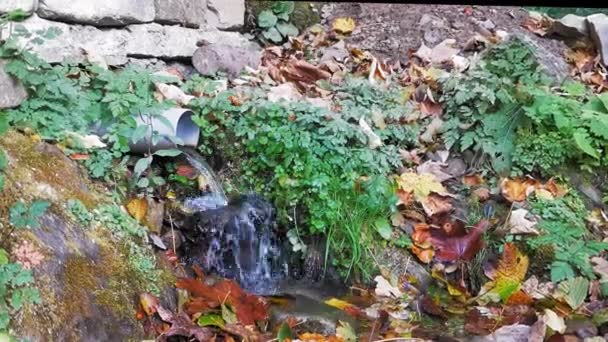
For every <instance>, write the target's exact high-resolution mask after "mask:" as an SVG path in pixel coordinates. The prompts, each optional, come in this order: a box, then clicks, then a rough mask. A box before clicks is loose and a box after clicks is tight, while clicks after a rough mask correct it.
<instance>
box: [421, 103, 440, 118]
mask: <svg viewBox="0 0 608 342" xmlns="http://www.w3.org/2000/svg"><path fill="white" fill-rule="evenodd" d="M420 111H421V112H422V114H424V115H423V116H422V118H425V117H427V116H432V117H439V116H441V114H443V107H442V106H441V104H439V103H434V102H432V101H430V100H428V99H427V100H424V101H422V103H420Z"/></svg>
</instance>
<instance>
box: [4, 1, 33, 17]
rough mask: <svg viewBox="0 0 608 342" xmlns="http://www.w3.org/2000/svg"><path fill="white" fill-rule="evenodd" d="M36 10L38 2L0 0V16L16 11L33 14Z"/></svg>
mask: <svg viewBox="0 0 608 342" xmlns="http://www.w3.org/2000/svg"><path fill="white" fill-rule="evenodd" d="M36 8H38V0H0V14H2V13H7V12H10V11H14V10H16V9H21V10H24V11H25V12H28V13H33V12H34V11H35V10H36Z"/></svg>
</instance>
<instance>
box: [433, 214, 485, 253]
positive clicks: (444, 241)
mask: <svg viewBox="0 0 608 342" xmlns="http://www.w3.org/2000/svg"><path fill="white" fill-rule="evenodd" d="M489 226H490V222H488V221H486V220H482V221H480V222H479V223H477V224H476V225H475V226H474V227H473V229H471V231H469V232H468V233H467V234H466V235H464V236H456V237H453V236H441V235H440V236H434V237H432V238H431V242H432V244H433V247H434V248H435V259H436V260H437V261H440V262H454V261H459V260H461V261H469V260H472V259H473V258H474V257H475V255H476V254H477V252H479V251H480V250H481V249H482V248H483V246H484V243H483V240H482V239H481V237H482V235H483V233H484V232H485V231H486V229H488V227H489Z"/></svg>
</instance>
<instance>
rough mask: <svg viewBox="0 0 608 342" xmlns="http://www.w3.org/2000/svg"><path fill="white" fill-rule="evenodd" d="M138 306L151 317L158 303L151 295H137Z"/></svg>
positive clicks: (156, 309)
mask: <svg viewBox="0 0 608 342" xmlns="http://www.w3.org/2000/svg"><path fill="white" fill-rule="evenodd" d="M139 304H140V305H141V308H142V310H143V311H144V312H145V313H146V315H148V316H151V315H153V314H155V313H156V311H158V306H159V301H158V298H156V297H155V296H154V295H153V294H150V293H147V292H146V293H142V294H141V295H139Z"/></svg>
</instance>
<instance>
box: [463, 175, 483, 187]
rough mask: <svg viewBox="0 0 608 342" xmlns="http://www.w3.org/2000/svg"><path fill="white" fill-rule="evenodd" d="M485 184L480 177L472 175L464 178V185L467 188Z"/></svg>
mask: <svg viewBox="0 0 608 342" xmlns="http://www.w3.org/2000/svg"><path fill="white" fill-rule="evenodd" d="M483 183H484V180H483V178H482V177H481V176H480V175H470V176H464V177H462V184H464V185H466V186H475V185H481V184H483Z"/></svg>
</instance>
